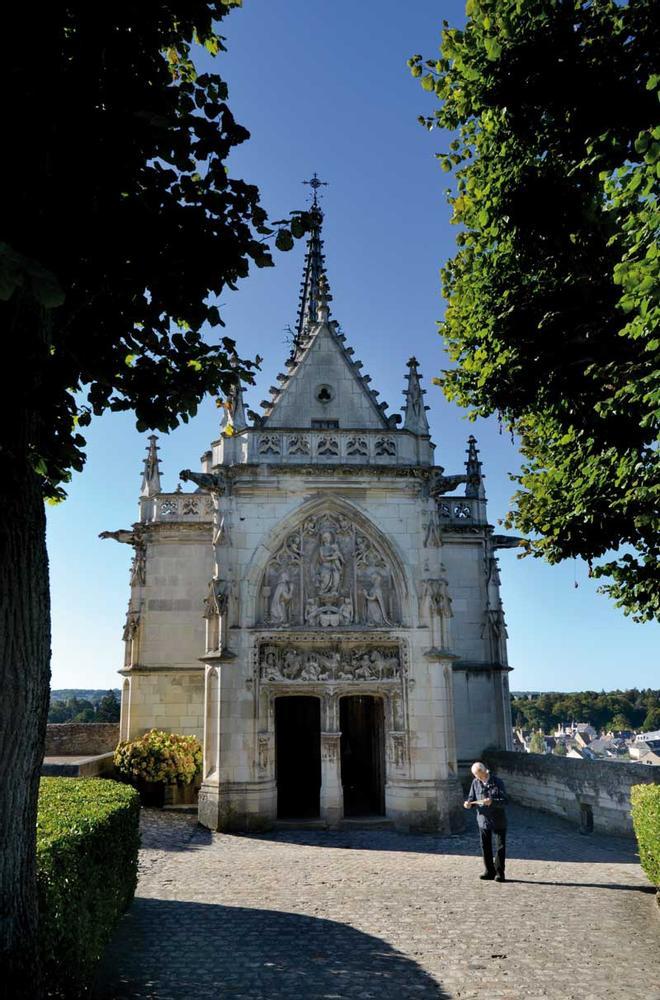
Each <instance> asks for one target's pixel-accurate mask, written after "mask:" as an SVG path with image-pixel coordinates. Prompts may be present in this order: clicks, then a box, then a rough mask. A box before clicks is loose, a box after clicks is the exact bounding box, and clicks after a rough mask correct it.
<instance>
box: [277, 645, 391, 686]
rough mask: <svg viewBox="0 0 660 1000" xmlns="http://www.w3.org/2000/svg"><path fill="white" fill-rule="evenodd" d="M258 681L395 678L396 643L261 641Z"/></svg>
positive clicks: (346, 680) (353, 681) (308, 681)
mask: <svg viewBox="0 0 660 1000" xmlns="http://www.w3.org/2000/svg"><path fill="white" fill-rule="evenodd" d="M258 670H259V679H260V681H261V683H262V684H264V683H265V684H272V683H285V684H287V685H289V684H306V683H307V684H310V683H311V684H314V683H319V682H321V683H341V684H344V683H355V682H365V681H367V682H370V683H378V684H382V683H383V682H391V681H394V682H399V681H400V680H401V676H402V673H403V666H402V662H401V652H400V649H399V646H398V645H396V644H394V643H392V644H389V645H386V644H383V645H382V646H381V645H379V646H366V645H354V646H345V645H342V644H339V643H337V644H333V643H328V644H327V645H306V644H304V643H296V644H293V643H291V644H288V643H281V644H280V643H277V644H276V643H268V642H264V643H261V644H260V646H259V654H258Z"/></svg>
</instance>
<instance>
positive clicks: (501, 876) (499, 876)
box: [495, 875, 506, 882]
mask: <svg viewBox="0 0 660 1000" xmlns="http://www.w3.org/2000/svg"><path fill="white" fill-rule="evenodd" d="M495 881H496V882H506V879H505V877H504V875H496V876H495Z"/></svg>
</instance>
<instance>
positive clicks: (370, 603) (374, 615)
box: [362, 572, 390, 625]
mask: <svg viewBox="0 0 660 1000" xmlns="http://www.w3.org/2000/svg"><path fill="white" fill-rule="evenodd" d="M381 579H382V577H381V574H380V573H378V572H374V573H372V574H371V577H370V580H369V584H368V585H367V586H366V587H365V589H364V590H363V591H362V593H363V595H364V599H365V602H366V607H367V611H366V619H367V624H369V625H389V624H390V622H389V621H388V620H387V614H386V612H385V598H384V597H383V588H382V586H381Z"/></svg>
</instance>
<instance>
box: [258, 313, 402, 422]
mask: <svg viewBox="0 0 660 1000" xmlns="http://www.w3.org/2000/svg"><path fill="white" fill-rule="evenodd" d="M350 354H352V352H350V353H349V351H347V349H346V348H345V347H344V346H343V344H342V342H341V340H340V338H339V337H338V336H337V334H336V333H334V331H333V330H332V328H331V327H330V325H329V324H327V323H324V324H322V325H320V326H319V327H318V328H317V330H316V332H315V334H314V335H313V337H312V339H311V341H310V343H309V346H308V347H307V348H306V349H305V351H304V353H303V354H302V357H301V358H300V360H299V361H298V362H297V365H296V367H295V370H294V371H292V373H291V375H290V376H289V378H288V380H287V381H286V383H285V384H284V385H283V387H282V388H281V390H280V391H279V394H278V395H277V397H276V398H275V399H274V401H273V403H272V404H271V407H272V408H271V410H270V412H269V413H268V416H267V417H266V420H265V423H266V425H267V426H268V427H314V426H319V424H318V422H319V421H321V422H332V423H334V422H335V421H336V425H337V426H338V427H340V428H346V427H351V428H353V427H355V428H365V429H369V428H371V429H376V430H377V429H378V428H384V427H387V419H386V418H385V416H384V415H383V412H382V410H381V408H380V407H379V406H378V403H377V402H376V401H375V399H374V397H373V395H372V393H371V390H370V389H369V388H368V386H367V384H366V382H365V380H364V379H363V378H362V376H361V375H360V374H359V369H358V367H357V366H356V365H355V363H354V362H353V361H352V360H351V357H350Z"/></svg>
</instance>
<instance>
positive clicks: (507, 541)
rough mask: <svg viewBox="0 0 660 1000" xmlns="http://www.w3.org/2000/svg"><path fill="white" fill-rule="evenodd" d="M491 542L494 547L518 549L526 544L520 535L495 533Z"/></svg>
mask: <svg viewBox="0 0 660 1000" xmlns="http://www.w3.org/2000/svg"><path fill="white" fill-rule="evenodd" d="M491 544H492V546H493V548H494V549H517V548H518V546H519V545H524V544H525V539H524V538H520V537H519V536H518V535H493V536H492V538H491Z"/></svg>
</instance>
